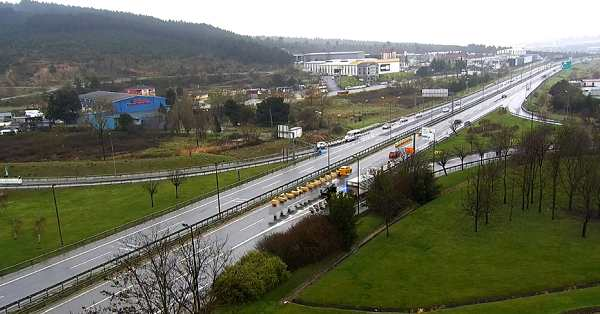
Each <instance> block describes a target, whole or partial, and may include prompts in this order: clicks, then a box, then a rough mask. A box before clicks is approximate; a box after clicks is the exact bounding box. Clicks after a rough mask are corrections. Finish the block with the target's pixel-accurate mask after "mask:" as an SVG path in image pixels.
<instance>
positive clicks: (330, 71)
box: [303, 59, 402, 77]
mask: <svg viewBox="0 0 600 314" xmlns="http://www.w3.org/2000/svg"><path fill="white" fill-rule="evenodd" d="M303 69H304V71H306V72H310V73H317V74H322V75H347V76H359V77H362V76H365V75H367V74H368V75H375V76H377V75H381V74H387V73H398V72H400V71H401V70H402V67H401V62H400V59H385V60H383V59H344V60H327V61H311V62H304V64H303ZM359 69H360V71H359ZM375 71H376V72H375Z"/></svg>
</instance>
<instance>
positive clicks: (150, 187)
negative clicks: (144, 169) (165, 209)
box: [142, 181, 160, 208]
mask: <svg viewBox="0 0 600 314" xmlns="http://www.w3.org/2000/svg"><path fill="white" fill-rule="evenodd" d="M159 184H160V182H158V181H148V182H146V183H144V184H143V185H142V188H143V189H144V190H145V191H146V192H147V193H148V196H150V204H151V205H152V208H154V195H155V194H156V193H158V185H159Z"/></svg>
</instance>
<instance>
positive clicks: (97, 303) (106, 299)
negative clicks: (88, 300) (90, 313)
mask: <svg viewBox="0 0 600 314" xmlns="http://www.w3.org/2000/svg"><path fill="white" fill-rule="evenodd" d="M131 287H133V285H130V286H127V287H126V288H125V289H123V290H121V291H119V292H117V293H115V296H117V295H119V294H121V293H123V292H124V291H125V290H128V289H130V288H131ZM110 298H111V297H106V298H104V299H102V300H100V301H98V302H96V303H93V304H91V305H90V306H88V307H87V308H86V310H87V309H91V308H93V307H96V306H98V305H99V304H100V303H104V302H106V301H108V299H110Z"/></svg>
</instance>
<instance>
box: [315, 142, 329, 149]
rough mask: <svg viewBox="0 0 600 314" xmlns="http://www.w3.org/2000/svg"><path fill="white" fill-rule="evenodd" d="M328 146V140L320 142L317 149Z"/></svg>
mask: <svg viewBox="0 0 600 314" xmlns="http://www.w3.org/2000/svg"><path fill="white" fill-rule="evenodd" d="M326 147H327V142H318V143H317V149H323V148H326Z"/></svg>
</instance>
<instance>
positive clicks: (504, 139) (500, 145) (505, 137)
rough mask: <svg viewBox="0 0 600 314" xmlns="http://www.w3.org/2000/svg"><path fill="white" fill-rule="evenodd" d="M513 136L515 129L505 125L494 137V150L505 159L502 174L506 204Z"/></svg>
mask: <svg viewBox="0 0 600 314" xmlns="http://www.w3.org/2000/svg"><path fill="white" fill-rule="evenodd" d="M513 136H514V130H513V129H512V128H507V127H503V128H502V129H501V130H500V132H499V134H496V136H494V137H492V145H493V147H494V150H495V151H496V155H497V156H500V157H501V158H502V159H503V163H502V166H503V169H502V170H503V176H502V184H503V187H504V194H503V203H504V204H506V198H507V186H506V178H507V175H508V173H507V172H508V155H509V154H510V149H511V147H512V144H513Z"/></svg>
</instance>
